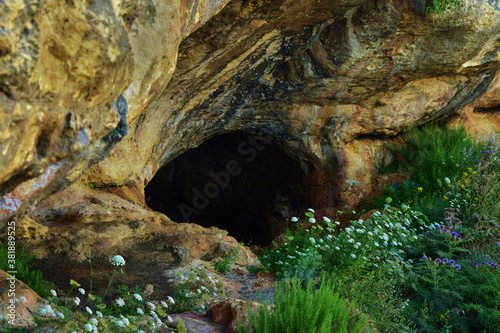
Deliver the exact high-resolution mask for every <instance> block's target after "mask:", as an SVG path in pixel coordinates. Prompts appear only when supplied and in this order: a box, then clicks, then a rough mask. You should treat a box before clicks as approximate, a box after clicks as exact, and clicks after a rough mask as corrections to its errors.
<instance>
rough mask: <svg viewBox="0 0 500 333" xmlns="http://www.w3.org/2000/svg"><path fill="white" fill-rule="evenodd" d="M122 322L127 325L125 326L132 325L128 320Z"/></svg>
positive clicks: (123, 319) (124, 319)
mask: <svg viewBox="0 0 500 333" xmlns="http://www.w3.org/2000/svg"><path fill="white" fill-rule="evenodd" d="M122 321H123V323H124V324H125V326H128V325H130V321H129V320H128V319H127V318H122Z"/></svg>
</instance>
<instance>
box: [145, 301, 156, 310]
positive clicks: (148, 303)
mask: <svg viewBox="0 0 500 333" xmlns="http://www.w3.org/2000/svg"><path fill="white" fill-rule="evenodd" d="M146 305H147V306H149V307H150V308H151V310H154V309H156V306H155V305H154V304H153V303H151V302H147V303H146Z"/></svg>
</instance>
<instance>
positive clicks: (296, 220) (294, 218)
mask: <svg viewBox="0 0 500 333" xmlns="http://www.w3.org/2000/svg"><path fill="white" fill-rule="evenodd" d="M291 221H292V222H299V219H298V218H296V217H295V216H294V217H292V220H291Z"/></svg>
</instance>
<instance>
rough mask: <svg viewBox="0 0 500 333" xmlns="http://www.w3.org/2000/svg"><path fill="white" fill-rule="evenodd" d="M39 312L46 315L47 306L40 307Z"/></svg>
mask: <svg viewBox="0 0 500 333" xmlns="http://www.w3.org/2000/svg"><path fill="white" fill-rule="evenodd" d="M38 313H40V315H41V316H45V314H46V313H47V310H46V309H45V308H40V309H38Z"/></svg>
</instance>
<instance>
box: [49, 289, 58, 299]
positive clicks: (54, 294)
mask: <svg viewBox="0 0 500 333" xmlns="http://www.w3.org/2000/svg"><path fill="white" fill-rule="evenodd" d="M50 293H51V294H52V296H54V297H57V293H56V291H55V290H54V289H50Z"/></svg>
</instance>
